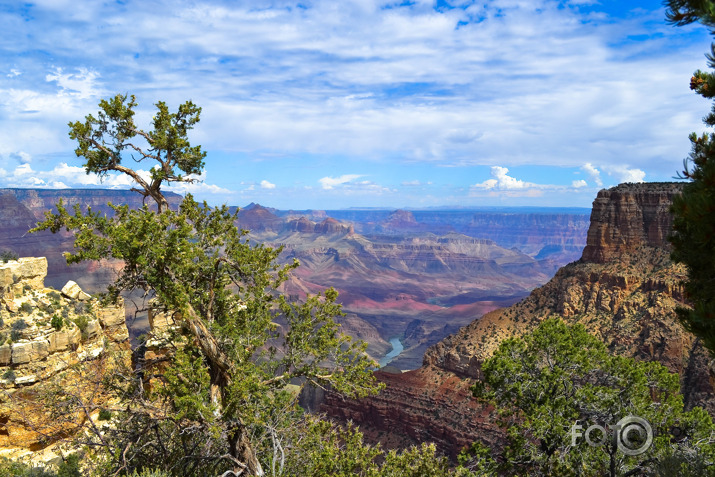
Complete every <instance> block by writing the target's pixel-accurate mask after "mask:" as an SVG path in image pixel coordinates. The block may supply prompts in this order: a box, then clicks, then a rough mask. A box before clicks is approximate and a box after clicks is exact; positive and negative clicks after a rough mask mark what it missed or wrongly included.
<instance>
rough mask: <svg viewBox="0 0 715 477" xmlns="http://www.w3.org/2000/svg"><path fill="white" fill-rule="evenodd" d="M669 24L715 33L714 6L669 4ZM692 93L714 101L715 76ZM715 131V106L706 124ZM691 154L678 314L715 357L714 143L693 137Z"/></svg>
mask: <svg viewBox="0 0 715 477" xmlns="http://www.w3.org/2000/svg"><path fill="white" fill-rule="evenodd" d="M666 5H667V7H668V10H667V13H666V14H667V17H668V20H669V21H670V22H671V23H673V24H675V25H686V24H689V23H693V22H700V23H702V24H703V25H705V26H707V27H708V28H710V30H711V33H715V4H713V2H711V1H708V0H669V1H668V2H666ZM708 60H709V61H708V66H710V68H713V67H715V45H713V46H711V54H710V55H708ZM690 89H692V90H693V91H695V92H696V93H698V94H699V95H701V96H703V97H704V98H708V99H712V98H715V75H714V74H713V73H709V72H703V71H700V70H698V71H696V72H695V73H694V74H693V77H692V78H691V80H690ZM704 122H705V124H706V125H708V126H715V103H714V104H713V109H712V111H711V112H710V114H708V115H707V116H706V117H705V118H704ZM690 142H691V144H692V149H691V152H690V157H689V159H686V160H685V162H684V168H683V169H684V170H683V171H682V173H681V176H682V177H683V178H686V179H690V182H689V183H688V184H686V186H685V189H684V191H683V194H682V195H681V196H680V197H676V198H675V199H674V201H673V206H672V212H673V215H674V221H673V230H674V233H673V235H672V237H671V238H670V241H671V243H672V244H673V253H672V258H673V260H674V261H676V262H681V263H684V264H685V265H687V267H688V279H687V281H686V283H685V291H686V294H687V296H688V298H689V299H690V301H691V302H692V304H693V306H692V308H681V309H679V310H678V318H679V319H680V321H681V323H683V325H684V326H685V328H686V329H688V330H689V331H691V332H692V333H694V334H695V335H697V336H698V337H700V338H701V339H702V340H703V344H704V345H705V346H706V347H707V348H708V349H709V350H710V352H711V353H712V354H715V254H714V253H713V250H715V219H714V218H713V217H714V216H713V211H714V210H715V193H714V191H715V137H713V136H712V135H710V134H708V133H704V134H702V135H697V134H695V133H693V134H691V135H690Z"/></svg>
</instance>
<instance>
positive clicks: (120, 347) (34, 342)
mask: <svg viewBox="0 0 715 477" xmlns="http://www.w3.org/2000/svg"><path fill="white" fill-rule="evenodd" d="M46 274H47V260H46V259H45V258H44V257H42V258H21V259H20V260H19V261H10V262H8V263H5V264H0V389H2V390H3V392H2V393H0V450H2V453H3V454H4V455H11V454H13V453H16V454H17V453H19V454H18V455H22V454H23V453H26V452H29V450H33V451H36V450H39V449H43V448H45V447H47V446H48V445H49V444H51V443H52V442H53V440H55V439H56V438H57V437H60V436H61V435H62V434H63V433H64V431H65V429H64V428H62V427H59V426H55V423H54V422H53V420H52V418H51V416H48V415H47V414H45V411H44V410H43V409H42V407H41V405H40V403H41V400H42V398H41V395H42V394H41V392H39V391H38V390H39V389H40V387H41V386H42V385H43V384H44V383H47V382H49V381H57V380H59V382H60V383H61V385H62V386H63V388H64V386H67V389H69V388H71V387H72V388H73V386H72V381H71V380H70V379H68V377H67V376H66V373H69V374H70V375H73V371H70V370H72V369H74V368H73V367H74V366H75V365H76V364H78V363H84V365H85V366H90V364H89V363H98V362H100V361H103V358H105V357H107V356H109V355H113V356H114V357H117V358H119V359H122V358H123V359H125V360H128V359H129V357H130V353H129V340H128V338H129V334H128V330H127V326H126V321H125V311H124V306H123V305H122V304H119V305H117V306H106V307H103V306H100V305H99V302H98V301H97V300H95V299H93V298H92V297H91V296H90V295H88V294H86V293H84V292H83V291H82V290H81V288H80V287H79V286H78V285H77V284H76V283H74V282H68V283H67V285H66V286H65V287H63V289H62V291H61V292H58V291H56V290H52V289H50V288H45V286H44V279H45V276H46ZM67 392H70V391H67ZM95 397H96V398H97V399H99V401H95V402H101V397H100V396H95ZM92 412H95V411H94V410H93V411H92ZM95 417H96V416H95ZM78 419H79V417H78Z"/></svg>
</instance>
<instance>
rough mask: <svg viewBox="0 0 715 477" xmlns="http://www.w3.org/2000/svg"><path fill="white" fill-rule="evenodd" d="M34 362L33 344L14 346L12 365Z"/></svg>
mask: <svg viewBox="0 0 715 477" xmlns="http://www.w3.org/2000/svg"><path fill="white" fill-rule="evenodd" d="M30 361H32V343H13V344H12V364H26V363H29V362H30Z"/></svg>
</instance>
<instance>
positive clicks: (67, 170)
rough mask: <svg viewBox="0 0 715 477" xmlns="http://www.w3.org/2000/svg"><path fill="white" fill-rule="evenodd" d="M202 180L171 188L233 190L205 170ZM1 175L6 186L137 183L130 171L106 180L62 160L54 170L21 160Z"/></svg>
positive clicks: (212, 191)
mask: <svg viewBox="0 0 715 477" xmlns="http://www.w3.org/2000/svg"><path fill="white" fill-rule="evenodd" d="M137 173H138V174H139V175H140V176H141V177H142V178H143V179H144V180H149V179H150V178H151V174H150V172H149V171H145V170H142V169H139V170H137ZM194 178H195V179H197V180H199V182H195V183H187V182H179V183H172V184H171V185H170V186H167V189H168V190H170V191H172V192H176V193H180V194H181V193H186V192H191V193H205V194H228V193H230V191H229V190H228V189H225V188H223V187H219V186H216V185H211V184H206V183H205V182H203V181H204V180H205V174H202V175H200V176H195V177H194ZM0 179H1V184H0V186H2V187H41V188H48V189H65V188H72V187H75V188H76V187H97V188H107V189H128V188H130V187H133V186H135V185H136V183H135V182H134V181H133V180H132V179H131V177H129V176H128V175H126V174H109V175H108V176H107V177H105V178H104V180H100V178H99V176H97V175H95V174H86V173H85V170H84V168H83V167H77V166H70V165H68V164H67V163H64V162H61V163H60V164H58V165H57V166H55V167H54V168H53V169H52V170H50V171H38V170H34V169H33V168H32V166H31V165H30V164H29V163H25V164H20V165H19V166H17V167H16V168H15V169H14V170H12V171H11V172H7V171H6V170H4V169H0Z"/></svg>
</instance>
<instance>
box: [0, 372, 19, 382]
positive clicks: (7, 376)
mask: <svg viewBox="0 0 715 477" xmlns="http://www.w3.org/2000/svg"><path fill="white" fill-rule="evenodd" d="M16 377H17V376H15V371H13V370H12V369H8V370H7V371H5V372H4V373H3V375H2V378H3V379H4V380H6V381H10V382H14V381H15V378H16Z"/></svg>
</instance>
